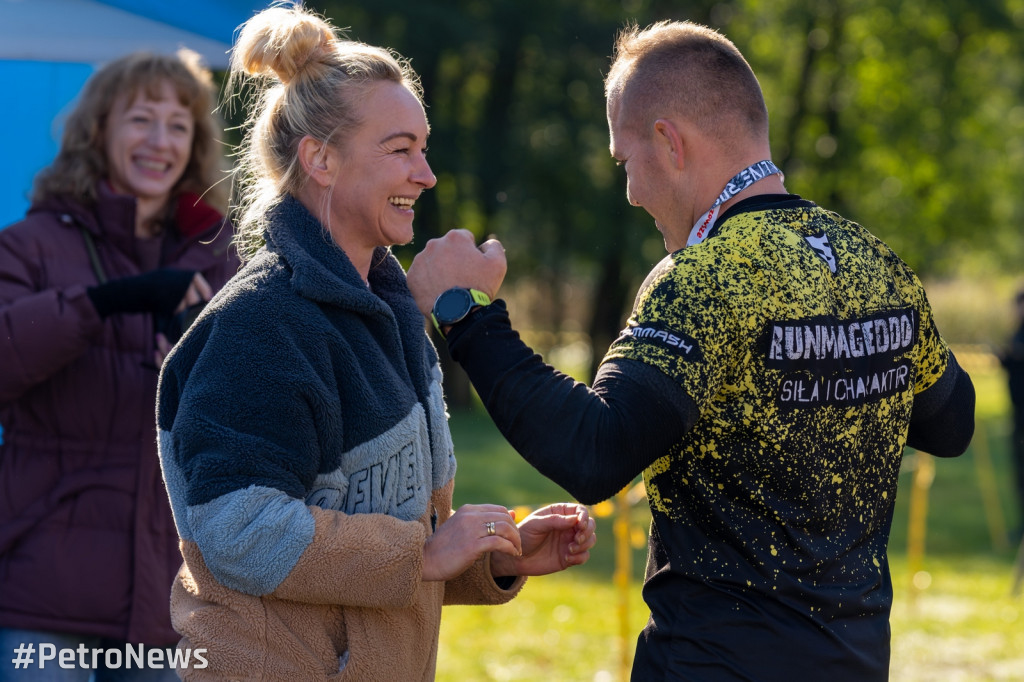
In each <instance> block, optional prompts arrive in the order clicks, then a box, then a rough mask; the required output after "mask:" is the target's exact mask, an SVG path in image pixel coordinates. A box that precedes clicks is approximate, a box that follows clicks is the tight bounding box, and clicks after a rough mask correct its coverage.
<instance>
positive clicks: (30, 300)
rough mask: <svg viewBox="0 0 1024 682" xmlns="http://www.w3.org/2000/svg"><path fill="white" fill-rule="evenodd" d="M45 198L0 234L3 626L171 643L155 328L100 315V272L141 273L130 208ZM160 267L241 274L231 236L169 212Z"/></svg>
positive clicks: (201, 207) (208, 215) (106, 199)
mask: <svg viewBox="0 0 1024 682" xmlns="http://www.w3.org/2000/svg"><path fill="white" fill-rule="evenodd" d="M100 194H101V196H100V200H99V202H98V203H97V205H96V206H92V207H85V206H81V205H79V204H76V203H73V202H69V201H60V200H51V201H48V202H44V203H42V204H39V205H35V206H33V207H32V208H31V209H30V211H29V213H28V215H27V216H26V218H25V219H24V220H22V221H20V222H18V223H15V224H14V225H11V226H10V227H8V228H6V229H4V230H2V231H0V429H2V430H0V627H13V628H27V629H36V630H53V631H59V632H69V633H75V634H83V635H99V636H103V637H111V638H117V639H124V640H127V641H130V642H144V643H148V644H159V645H163V644H168V643H173V642H175V641H177V639H178V637H177V635H176V634H175V632H174V630H173V629H172V628H171V622H170V617H169V613H168V605H169V595H170V588H171V583H172V582H173V580H174V575H175V573H176V572H177V569H178V567H179V565H180V563H181V556H180V553H179V550H178V540H177V533H176V532H175V528H174V524H173V521H172V518H171V512H170V507H169V505H168V500H167V494H166V492H165V490H164V486H163V482H162V478H161V472H160V465H159V460H158V458H157V452H156V430H155V396H156V384H157V368H156V366H155V364H154V350H155V335H154V331H153V330H154V320H153V319H152V317H151V316H150V315H149V314H134V315H128V314H116V315H112V316H110V317H109V318H107V319H106V320H102V319H101V318H100V317H99V316H98V315H97V313H96V310H95V308H94V307H93V306H92V303H91V302H90V300H89V297H88V296H87V295H86V287H88V286H94V285H95V284H97V274H96V272H95V269H94V266H93V265H92V263H91V261H90V258H89V255H88V251H87V249H86V243H85V239H84V237H83V230H87V231H88V232H89V234H90V235H91V236H92V241H93V243H94V244H95V248H96V252H97V254H98V257H99V261H100V263H101V268H102V271H103V273H104V274H105V276H106V277H107V278H108V279H117V278H121V277H126V276H132V275H137V274H140V272H141V271H140V265H139V258H138V254H137V242H136V238H135V236H134V225H135V200H134V198H132V197H127V196H115V195H113V194H111V193H110V191H109V190H106V189H104V188H101V192H100ZM176 223H177V226H176V229H171V230H168V231H167V233H166V236H165V238H164V240H163V247H162V251H163V253H162V256H161V265H162V266H167V267H175V268H181V269H188V270H196V271H199V272H201V273H202V274H203V276H204V277H206V279H207V280H208V281H209V282H210V284H211V285H212V286H213V288H214V289H215V290H216V289H219V288H220V287H221V286H222V285H223V284H224V283H225V282H226V281H227V280H228V279H229V278H230V277H231V275H232V274H234V272H235V271H236V270H237V268H238V261H237V258H236V256H235V254H234V251H233V249H231V248H230V240H231V229H230V227H229V226H227V225H226V224H225V223H224V220H223V217H222V216H221V215H220V214H219V213H218V212H217V211H216V210H214V209H213V208H211V207H210V206H208V205H207V204H205V203H203V202H202V201H200V200H199V199H198V197H196V196H195V195H185V196H182V197H181V198H180V200H179V203H178V211H177V220H176Z"/></svg>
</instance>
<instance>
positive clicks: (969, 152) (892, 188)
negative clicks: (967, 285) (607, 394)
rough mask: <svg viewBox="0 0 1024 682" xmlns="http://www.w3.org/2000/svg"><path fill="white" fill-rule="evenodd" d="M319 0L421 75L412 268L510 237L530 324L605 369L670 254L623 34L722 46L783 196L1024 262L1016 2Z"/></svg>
mask: <svg viewBox="0 0 1024 682" xmlns="http://www.w3.org/2000/svg"><path fill="white" fill-rule="evenodd" d="M306 4H307V5H308V6H312V7H315V8H317V9H319V10H320V11H322V12H324V13H325V14H326V15H327V16H328V17H330V18H331V19H332V20H333V21H334V23H335V24H336V25H341V26H352V27H353V28H352V30H351V32H350V33H351V37H353V38H356V39H359V40H364V41H366V42H369V43H374V44H381V45H389V46H391V47H393V48H394V49H396V50H397V51H398V52H400V53H401V54H403V55H404V56H406V57H408V58H410V59H411V60H412V64H413V66H414V67H415V68H416V70H417V71H418V72H419V74H420V75H421V77H422V79H423V83H424V87H425V90H426V98H427V104H428V115H429V117H430V121H431V125H432V135H431V142H430V159H431V164H432V166H433V168H434V171H435V173H437V175H438V185H437V188H436V189H435V191H433V192H428V193H427V194H425V195H424V200H423V201H422V202H421V204H420V205H419V206H418V213H419V215H418V217H417V225H416V230H417V236H416V243H414V244H413V245H411V246H410V247H406V248H404V249H396V253H397V254H398V255H399V257H400V258H402V259H403V260H404V261H406V262H408V261H409V260H411V257H412V254H413V253H415V251H417V250H418V249H419V248H421V247H422V244H423V243H424V242H425V241H426V240H427V239H429V238H431V237H434V236H436V235H438V234H441V233H443V232H445V231H447V230H448V229H451V228H453V227H464V228H467V229H470V230H472V231H473V232H474V233H476V234H477V235H478V236H479V237H484V236H486V235H487V234H491V233H494V234H497V235H500V236H501V238H502V241H503V242H504V243H505V245H506V247H507V249H508V255H509V259H510V281H512V280H516V279H518V280H520V281H522V280H524V279H528V280H529V281H530V282H531V284H532V286H531V287H530V290H531V291H536V292H539V293H538V295H536V296H535V297H534V298H532V299H530V301H529V305H528V306H527V308H528V310H517V311H516V315H517V321H518V322H519V324H520V325H521V324H524V323H527V324H530V325H533V326H536V327H539V328H544V329H548V330H552V331H555V332H557V331H560V330H566V329H568V330H570V331H576V332H583V333H584V334H586V336H587V337H588V338H589V339H590V342H591V345H592V347H593V350H594V352H593V357H594V358H595V361H597V360H599V359H600V357H601V355H602V354H603V351H604V349H605V348H607V346H608V343H610V341H611V340H612V338H614V336H615V334H617V332H618V330H619V329H620V328H621V327H622V325H623V322H624V316H625V313H626V312H627V311H628V307H629V305H630V304H631V303H632V300H631V297H632V295H633V293H634V292H635V290H636V287H637V286H638V285H639V282H640V280H641V279H642V277H643V276H644V275H645V274H646V272H647V270H649V268H650V267H651V266H652V265H653V263H654V262H656V261H657V260H659V259H660V258H661V257H662V256H663V255H664V251H663V247H662V243H661V238H660V235H659V234H658V233H657V232H656V231H655V230H654V229H653V225H652V222H651V220H650V218H649V217H648V216H647V215H646V213H644V212H643V211H642V210H633V209H631V208H630V207H629V206H628V205H627V204H626V202H625V200H624V179H623V177H622V175H621V173H620V172H619V171H617V170H616V169H615V167H614V165H613V164H612V162H611V160H610V158H609V156H608V136H607V125H606V121H605V113H604V97H603V76H604V73H605V72H606V71H607V67H608V59H609V55H610V53H611V45H612V40H613V37H614V35H615V33H616V31H617V30H618V29H619V28H620V27H621V26H622V25H623V24H624V23H626V22H627V21H636V22H637V23H639V24H641V25H646V24H648V23H650V22H652V21H656V20H659V19H663V18H672V19H691V20H694V21H698V22H701V23H707V24H709V25H711V26H713V27H715V28H718V29H720V30H722V31H723V33H725V34H726V35H727V36H729V37H730V38H731V39H732V40H733V41H734V42H735V43H736V44H737V46H739V48H740V49H741V50H742V51H743V52H744V54H745V55H746V56H747V59H748V60H749V61H750V63H751V65H752V66H753V68H754V70H755V72H756V73H757V74H758V76H759V78H760V80H761V83H762V86H763V88H764V90H765V95H766V98H767V101H768V107H769V113H770V115H771V119H772V131H773V132H772V135H773V137H772V142H773V149H774V158H775V159H776V161H778V162H780V164H781V165H782V167H783V169H784V171H785V172H786V178H787V187H788V188H789V189H790V191H793V192H796V193H799V194H801V195H803V196H805V197H807V198H809V199H812V200H815V201H818V202H820V203H821V204H822V205H824V206H827V207H828V208H832V209H834V210H837V211H839V212H840V213H843V214H844V215H845V216H847V217H848V218H850V219H853V220H857V221H859V222H862V223H863V224H864V225H865V226H866V227H868V229H870V230H872V231H873V232H875V234H877V235H878V236H879V237H881V238H882V239H884V240H885V241H886V242H888V243H889V244H890V245H891V246H893V248H894V249H896V251H897V252H898V253H899V254H900V255H901V256H902V257H903V258H904V259H905V260H907V261H908V262H909V263H910V264H911V265H912V266H913V267H914V268H915V269H917V271H918V272H919V273H920V274H922V276H929V275H946V274H953V273H955V272H957V271H958V270H960V271H962V270H963V269H964V268H972V267H973V268H975V269H976V270H983V269H988V270H991V269H993V268H996V269H1000V268H1001V269H1003V270H1008V269H1010V268H1019V263H1020V262H1021V260H1022V257H1024V240H1022V239H1021V236H1020V235H1021V232H1020V228H1019V225H1020V224H1021V223H1022V220H1024V201H1022V198H1021V192H1020V190H1019V188H1020V187H1021V186H1022V184H1024V104H1022V99H1021V94H1022V89H1024V59H1022V56H1024V55H1022V47H1021V45H1022V42H1024V41H1021V40H1020V38H1021V29H1022V28H1024V0H904V1H903V2H901V3H895V4H894V3H891V2H889V1H888V0H831V1H829V2H821V1H820V0H773V1H772V2H765V1H764V0H732V1H730V2H709V1H706V0H705V1H695V2H690V3H687V4H686V5H685V7H680V6H679V3H677V2H667V1H658V0H619V1H613V0H543V1H541V0H446V1H445V2H439V1H428V0H418V1H413V0H378V1H377V2H375V3H373V4H372V6H370V3H354V2H344V1H335V2H332V1H329V0H325V1H323V2H307V3H306ZM524 318H529V319H528V320H526V319H524ZM592 369H593V368H592ZM455 374H456V375H457V374H458V372H456V373H455ZM449 378H450V379H452V378H453V377H452V372H449ZM448 388H449V394H450V398H452V402H454V403H458V402H460V400H463V399H465V397H466V396H468V389H467V388H466V387H465V386H464V385H458V382H450V383H449V387H448Z"/></svg>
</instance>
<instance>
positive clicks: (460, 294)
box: [430, 287, 491, 339]
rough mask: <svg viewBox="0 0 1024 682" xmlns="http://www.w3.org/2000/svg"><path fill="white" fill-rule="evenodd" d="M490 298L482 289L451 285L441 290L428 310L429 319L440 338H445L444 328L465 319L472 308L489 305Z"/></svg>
mask: <svg viewBox="0 0 1024 682" xmlns="http://www.w3.org/2000/svg"><path fill="white" fill-rule="evenodd" d="M490 304H491V298H490V296H488V295H487V294H485V293H484V292H482V291H477V290H476V289H466V288H463V287H452V288H451V289H448V290H447V291H445V292H442V293H441V295H440V296H438V297H437V300H436V301H434V308H433V310H431V311H430V319H431V320H432V321H433V323H434V328H435V329H437V333H438V334H440V335H441V338H442V339H443V338H445V333H444V329H445V328H446V327H451V326H452V325H453V324H455V323H456V322H459V321H460V320H463V319H465V317H466V315H469V313H470V311H472V310H473V308H476V307H478V306H483V305H490Z"/></svg>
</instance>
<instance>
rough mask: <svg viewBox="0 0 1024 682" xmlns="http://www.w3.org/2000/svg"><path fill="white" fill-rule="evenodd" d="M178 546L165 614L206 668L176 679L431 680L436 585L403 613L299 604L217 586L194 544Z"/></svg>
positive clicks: (439, 589) (424, 587)
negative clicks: (342, 663)
mask: <svg viewBox="0 0 1024 682" xmlns="http://www.w3.org/2000/svg"><path fill="white" fill-rule="evenodd" d="M182 549H183V552H184V553H185V557H186V562H187V564H186V565H185V566H183V567H182V569H181V571H180V572H179V574H178V579H177V581H176V582H175V584H174V587H173V588H172V593H171V617H172V621H173V623H174V627H175V629H176V630H178V632H180V633H181V634H182V635H183V639H182V641H181V642H180V643H179V645H178V646H179V648H180V649H192V650H193V651H194V650H195V649H197V648H199V649H205V650H206V652H205V653H204V657H205V658H206V660H207V661H208V663H209V665H208V667H206V668H195V667H193V668H190V669H188V670H184V671H180V672H181V675H182V677H183V679H186V680H267V681H274V682H277V681H280V680H287V681H289V682H293V681H302V680H328V679H330V680H360V681H363V680H365V681H370V682H376V681H378V680H379V681H380V682H392V681H393V680H410V681H412V682H416V681H417V680H422V681H424V682H426V681H429V680H432V679H433V676H434V667H435V662H436V656H437V639H438V635H439V631H440V622H441V620H440V616H441V600H442V598H443V590H444V585H443V583H437V582H426V583H422V582H421V583H419V587H418V589H417V591H416V593H415V595H414V596H413V598H412V599H411V603H410V604H409V605H408V606H406V607H404V608H392V609H369V608H356V607H348V606H345V607H343V606H326V605H319V604H303V603H298V602H294V601H286V600H281V599H276V598H274V597H273V596H264V597H254V596H251V595H247V594H242V593H240V592H236V591H234V590H229V589H227V588H224V587H223V586H221V585H219V584H218V583H216V580H215V579H214V577H213V575H212V574H211V573H210V572H209V569H207V568H206V566H205V564H203V562H202V556H201V555H200V553H199V550H198V548H197V547H196V546H195V545H194V544H192V543H183V547H182ZM346 651H347V652H348V664H347V666H346V667H345V669H344V670H343V671H340V672H339V670H338V665H339V663H338V657H339V656H341V655H343V654H344V653H345V652H346ZM192 660H193V664H194V663H195V659H194V658H193V659H192Z"/></svg>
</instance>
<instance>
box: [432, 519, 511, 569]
mask: <svg viewBox="0 0 1024 682" xmlns="http://www.w3.org/2000/svg"><path fill="white" fill-rule="evenodd" d="M490 524H494V525H493V526H491V525H490ZM490 528H493V529H494V533H493V534H491V533H490V530H489V529H490ZM487 552H494V555H493V556H492V558H491V560H492V561H493V560H494V557H497V556H506V555H508V556H519V554H520V553H521V552H522V544H521V541H520V538H519V529H518V528H517V527H516V524H515V522H514V521H513V519H512V515H511V514H510V513H509V511H508V510H507V509H505V507H501V506H499V505H496V504H467V505H463V506H461V507H459V509H458V510H457V511H456V512H455V513H454V514H452V515H451V517H450V518H449V519H448V520H447V521H445V522H444V523H442V524H440V525H439V526H438V527H437V531H436V532H435V533H434V534H433V535H431V536H430V537H429V538H427V542H426V544H425V545H424V546H423V580H450V579H452V578H455V577H456V576H459V575H462V573H463V572H464V571H465V570H466V569H467V568H469V567H470V566H471V565H472V564H473V562H474V561H476V560H477V559H479V558H480V557H482V556H483V555H484V554H486V553H487Z"/></svg>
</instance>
